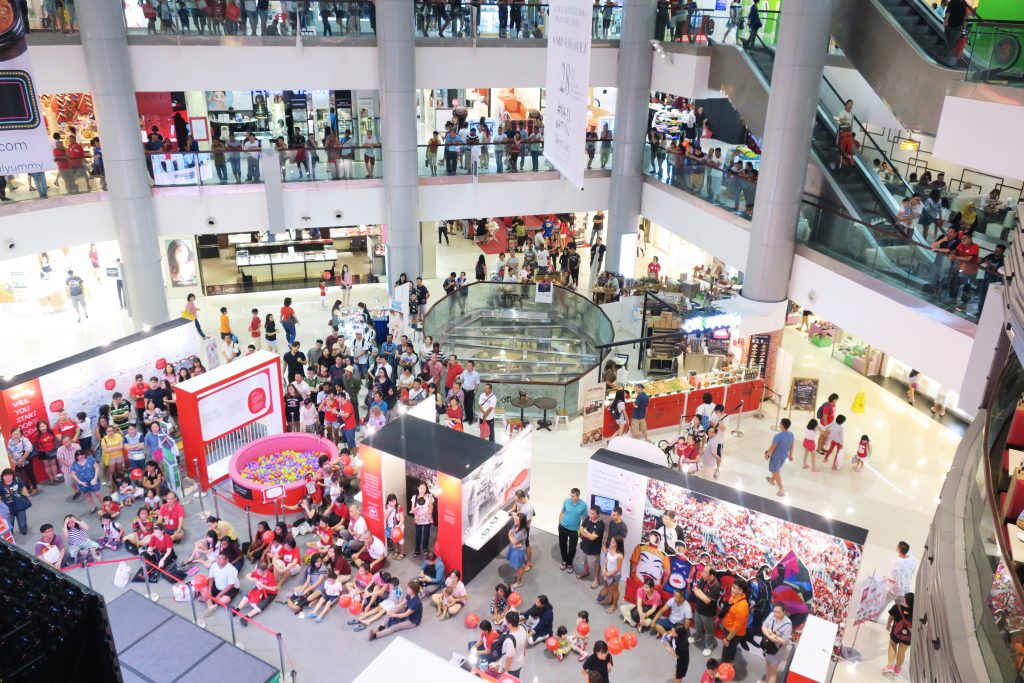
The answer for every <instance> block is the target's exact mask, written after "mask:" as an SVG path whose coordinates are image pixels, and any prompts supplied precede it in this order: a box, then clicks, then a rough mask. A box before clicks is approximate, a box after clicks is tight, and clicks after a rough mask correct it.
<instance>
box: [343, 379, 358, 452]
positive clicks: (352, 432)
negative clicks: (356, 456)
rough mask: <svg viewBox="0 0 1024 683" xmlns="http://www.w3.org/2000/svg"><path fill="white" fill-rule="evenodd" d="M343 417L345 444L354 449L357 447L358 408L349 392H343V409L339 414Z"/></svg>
mask: <svg viewBox="0 0 1024 683" xmlns="http://www.w3.org/2000/svg"><path fill="white" fill-rule="evenodd" d="M338 417H340V418H341V435H342V436H343V437H344V439H345V445H347V446H348V447H349V450H354V449H355V447H356V426H357V424H358V423H357V422H356V409H355V406H354V405H352V401H351V400H350V399H349V396H348V394H347V393H343V394H342V401H341V411H340V413H339V415H338Z"/></svg>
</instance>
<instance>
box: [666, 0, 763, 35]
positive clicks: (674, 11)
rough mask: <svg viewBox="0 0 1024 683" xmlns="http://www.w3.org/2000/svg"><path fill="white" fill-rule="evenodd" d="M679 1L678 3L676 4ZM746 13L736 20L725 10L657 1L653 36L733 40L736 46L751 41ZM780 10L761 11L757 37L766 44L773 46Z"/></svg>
mask: <svg viewBox="0 0 1024 683" xmlns="http://www.w3.org/2000/svg"><path fill="white" fill-rule="evenodd" d="M680 4H682V3H680ZM747 15H748V12H747V11H744V12H742V13H741V15H740V19H739V20H737V19H735V18H733V17H732V16H730V14H729V13H728V12H720V11H715V10H703V9H697V10H692V11H691V10H687V9H684V8H682V7H676V6H674V5H673V8H669V7H667V6H663V5H662V4H661V3H659V7H658V13H657V15H656V20H655V24H654V38H655V40H658V41H661V42H663V43H696V44H704V45H707V44H709V43H725V42H732V41H735V43H736V44H737V45H740V44H747V43H748V41H752V40H754V38H753V37H752V36H751V34H750V25H749V22H748V21H747ZM780 16H781V15H780V13H779V12H777V11H762V12H761V13H760V17H761V24H762V25H761V28H760V29H759V30H758V32H757V39H758V40H759V41H760V42H763V43H765V44H767V45H775V41H776V39H777V37H778V31H779V18H780Z"/></svg>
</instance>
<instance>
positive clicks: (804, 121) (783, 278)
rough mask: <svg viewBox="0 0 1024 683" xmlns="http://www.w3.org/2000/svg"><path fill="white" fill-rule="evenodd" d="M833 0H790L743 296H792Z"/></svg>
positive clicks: (776, 299)
mask: <svg viewBox="0 0 1024 683" xmlns="http://www.w3.org/2000/svg"><path fill="white" fill-rule="evenodd" d="M832 3H833V0H786V11H785V12H783V13H782V20H781V22H780V25H779V40H778V47H777V48H776V50H775V67H774V69H773V70H772V83H771V86H772V87H771V94H770V95H769V98H768V115H767V117H766V119H765V126H764V149H763V150H762V155H761V166H760V169H759V171H760V172H759V174H758V183H757V200H756V202H755V204H754V216H753V222H752V223H751V226H750V251H749V253H748V255H747V267H746V268H745V269H744V280H743V296H744V297H745V298H747V299H751V300H753V301H759V302H764V303H769V302H779V301H785V300H786V299H787V296H788V294H789V276H790V271H791V270H792V268H793V254H794V250H795V247H796V224H797V219H798V217H799V215H800V200H801V198H802V197H803V191H804V176H806V174H807V159H808V155H809V154H810V148H811V128H812V126H813V124H814V116H815V110H816V108H817V106H818V92H819V89H820V88H821V76H822V72H823V70H824V67H825V52H826V49H827V47H828V37H829V21H830V19H831V16H832Z"/></svg>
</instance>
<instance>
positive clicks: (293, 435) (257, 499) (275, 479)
mask: <svg viewBox="0 0 1024 683" xmlns="http://www.w3.org/2000/svg"><path fill="white" fill-rule="evenodd" d="M325 455H326V456H327V457H328V458H330V460H331V461H332V462H335V461H337V460H338V457H339V456H338V447H337V446H335V445H334V444H333V443H331V441H330V439H325V438H323V437H319V436H317V435H315V434H307V433H305V432H285V433H284V434H274V435H273V436H265V437H263V438H262V439H256V440H255V441H253V442H252V443H250V444H248V445H246V446H243V447H242V448H241V449H240V450H239V451H238V452H236V453H235V454H234V455H233V456H231V458H230V460H228V477H229V478H230V479H231V495H232V497H233V498H234V501H235V504H236V505H237V506H238V507H240V508H249V509H250V510H252V511H253V512H256V513H259V514H264V515H271V514H275V513H278V512H280V510H281V508H279V507H276V506H278V505H281V506H284V505H288V506H291V507H294V506H296V505H298V504H299V501H300V500H302V497H303V496H305V495H306V493H307V490H308V489H307V483H308V482H311V481H312V480H313V475H314V473H315V472H316V471H317V469H318V463H319V460H320V457H321V456H325Z"/></svg>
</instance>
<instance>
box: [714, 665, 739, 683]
mask: <svg viewBox="0 0 1024 683" xmlns="http://www.w3.org/2000/svg"><path fill="white" fill-rule="evenodd" d="M735 677H736V669H734V668H733V666H732V664H730V663H729V662H723V663H722V664H719V665H718V678H719V680H723V681H731V680H732V679H733V678H735Z"/></svg>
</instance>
